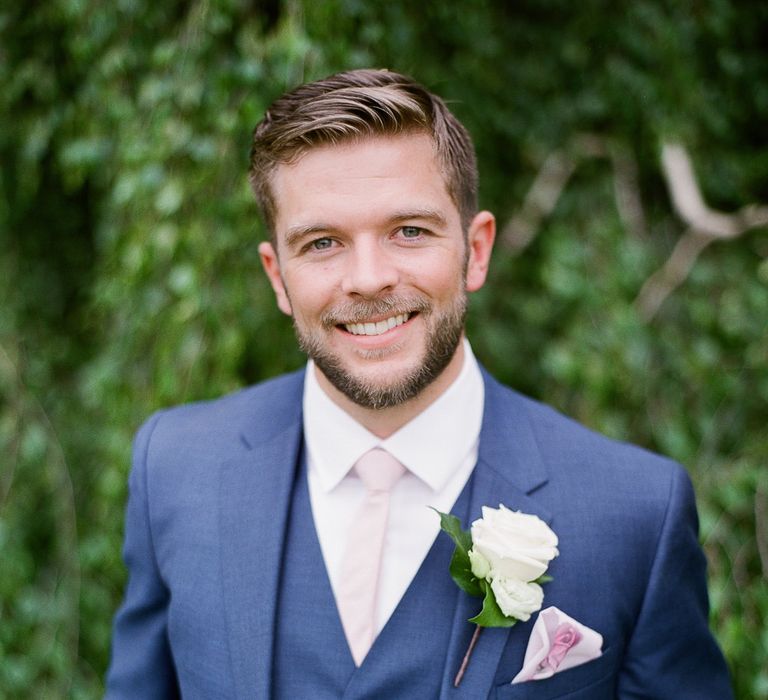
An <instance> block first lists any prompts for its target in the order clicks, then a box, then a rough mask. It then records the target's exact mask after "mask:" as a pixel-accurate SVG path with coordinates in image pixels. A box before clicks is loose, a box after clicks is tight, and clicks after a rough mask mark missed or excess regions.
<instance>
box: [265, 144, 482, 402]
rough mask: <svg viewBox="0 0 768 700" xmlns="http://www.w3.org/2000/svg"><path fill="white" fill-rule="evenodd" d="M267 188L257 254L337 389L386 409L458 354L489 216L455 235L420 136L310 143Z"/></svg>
mask: <svg viewBox="0 0 768 700" xmlns="http://www.w3.org/2000/svg"><path fill="white" fill-rule="evenodd" d="M272 186H273V193H274V198H275V203H276V210H277V215H276V217H275V238H276V246H277V250H276V251H275V250H274V248H273V246H272V245H271V244H269V243H263V244H261V246H260V253H261V256H262V262H263V264H264V267H265V270H266V272H267V274H268V276H269V278H270V281H271V283H272V286H273V288H274V290H275V293H276V295H277V301H278V305H279V307H280V309H281V310H282V311H284V312H285V313H287V314H289V315H291V316H292V317H293V322H294V326H295V328H296V333H297V336H298V338H299V342H300V344H301V346H302V348H303V349H304V350H305V351H306V352H307V353H308V354H309V356H310V357H311V358H312V359H313V360H314V361H315V363H316V364H317V367H318V368H319V369H320V371H321V372H322V374H323V375H324V376H325V377H326V379H328V381H329V382H330V383H331V384H332V385H333V386H334V387H335V388H336V389H337V390H339V391H340V392H342V393H343V394H344V395H345V396H347V397H348V398H349V399H351V400H352V401H354V402H355V403H356V404H358V405H361V406H364V407H366V408H386V407H390V406H396V405H399V404H401V403H403V402H405V401H407V400H409V399H411V398H413V397H414V396H416V395H417V394H419V393H420V392H421V390H422V389H424V388H425V387H426V386H428V385H429V384H430V383H432V382H433V381H434V380H436V379H437V378H438V377H440V376H441V375H443V374H444V370H445V369H446V367H448V366H449V365H451V363H452V362H453V363H456V362H457V357H456V353H455V351H456V347H457V344H458V343H459V341H460V339H461V337H462V333H463V328H464V314H465V309H466V293H465V292H466V291H467V290H469V291H473V290H475V289H478V288H479V287H480V286H482V284H483V282H484V280H485V273H486V270H487V263H488V257H489V255H490V247H491V244H492V241H493V217H492V216H491V215H490V214H488V213H487V212H481V214H478V216H477V217H476V218H475V220H474V221H473V222H472V225H471V226H470V229H469V231H468V235H467V236H466V237H465V236H464V233H463V232H462V229H461V223H460V216H459V212H458V210H457V208H456V206H455V205H454V203H453V202H452V200H451V198H450V196H449V195H448V192H447V189H446V186H445V181H444V179H443V176H442V174H441V173H440V170H439V168H438V165H437V161H436V158H435V154H434V149H433V144H432V140H431V139H430V138H429V137H428V136H425V135H407V136H395V137H376V138H369V139H366V140H363V141H360V142H353V143H348V144H342V145H337V146H323V147H319V148H315V149H313V150H311V151H309V152H308V153H307V154H306V155H304V156H302V157H301V158H300V159H299V160H298V161H297V162H296V163H292V164H290V165H281V166H279V167H278V168H277V170H276V172H275V174H274V178H273V183H272ZM451 379H452V378H451Z"/></svg>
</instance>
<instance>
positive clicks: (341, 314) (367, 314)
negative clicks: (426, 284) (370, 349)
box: [320, 295, 432, 328]
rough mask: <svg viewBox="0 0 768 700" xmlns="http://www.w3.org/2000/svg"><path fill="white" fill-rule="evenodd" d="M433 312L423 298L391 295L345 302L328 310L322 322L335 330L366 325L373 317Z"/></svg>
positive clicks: (321, 319) (321, 318)
mask: <svg viewBox="0 0 768 700" xmlns="http://www.w3.org/2000/svg"><path fill="white" fill-rule="evenodd" d="M431 310H432V306H431V304H430V303H429V302H428V301H427V300H426V299H422V298H421V297H412V296H396V295H390V296H386V297H376V298H375V299H361V300H360V301H347V302H344V303H343V304H339V305H338V306H334V307H333V308H332V309H328V310H327V311H326V312H325V313H324V314H322V316H321V317H320V321H321V323H322V324H323V326H325V327H326V328H333V327H334V326H339V325H342V324H345V323H364V322H365V321H367V320H368V319H370V318H371V317H373V316H382V315H386V316H396V315H398V314H412V313H428V312H429V311H431Z"/></svg>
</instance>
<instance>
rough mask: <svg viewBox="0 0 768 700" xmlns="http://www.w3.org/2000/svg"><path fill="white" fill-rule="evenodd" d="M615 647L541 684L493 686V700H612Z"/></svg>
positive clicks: (616, 653)
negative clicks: (494, 692) (495, 699)
mask: <svg viewBox="0 0 768 700" xmlns="http://www.w3.org/2000/svg"><path fill="white" fill-rule="evenodd" d="M618 670H619V669H618V648H617V647H611V648H609V649H606V650H605V651H603V654H602V656H600V658H597V659H594V660H593V661H588V662H587V663H585V664H582V665H581V666H576V667H575V668H569V669H568V670H567V671H561V672H560V673H556V674H555V675H554V676H552V677H550V678H546V679H544V680H541V681H527V682H525V683H516V684H515V685H512V683H505V684H504V685H498V686H496V695H495V696H492V697H495V698H497V700H556V699H557V700H559V699H560V698H562V699H563V700H565V698H567V699H568V700H613V698H615V696H616V679H617V676H618Z"/></svg>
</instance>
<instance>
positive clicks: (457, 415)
mask: <svg viewBox="0 0 768 700" xmlns="http://www.w3.org/2000/svg"><path fill="white" fill-rule="evenodd" d="M463 343H464V364H463V365H462V368H461V371H460V373H459V376H458V377H457V378H456V379H455V380H454V382H453V383H452V384H451V385H450V386H449V387H448V389H446V390H445V391H444V392H443V393H442V394H441V395H440V396H439V397H438V398H437V399H436V400H435V401H434V402H433V403H432V404H430V405H429V406H428V407H427V408H426V409H425V410H424V411H422V412H421V413H420V414H419V415H417V416H416V417H415V418H413V419H412V420H411V421H409V422H408V423H406V424H405V425H404V426H403V427H402V428H400V430H398V431H397V432H396V433H394V434H393V435H391V436H390V437H388V438H386V439H385V440H382V439H380V438H378V437H377V436H376V435H374V434H373V433H371V432H370V431H369V430H367V429H366V428H364V427H363V426H362V425H361V424H360V423H358V422H357V421H356V420H355V419H354V418H352V417H351V416H350V415H349V414H348V413H346V412H345V411H344V410H343V409H341V408H340V407H339V406H338V405H336V404H335V403H334V402H333V401H332V400H331V398H330V397H329V396H328V395H327V394H326V393H325V391H323V389H322V388H321V387H320V384H319V383H318V381H317V377H316V376H315V371H314V363H313V362H312V361H311V360H310V362H309V363H308V366H307V373H306V380H305V383H304V437H305V439H306V442H307V449H308V451H309V455H310V460H309V461H310V467H311V468H312V469H313V470H314V471H315V474H316V476H317V478H318V483H319V485H320V487H321V488H322V489H323V490H324V491H326V492H328V491H331V490H332V489H333V488H335V487H336V486H337V485H338V484H339V482H340V481H341V480H342V479H343V478H344V477H345V476H346V475H347V473H348V472H349V470H350V469H351V468H352V467H353V466H354V464H355V462H357V460H358V459H359V458H360V457H361V456H362V455H364V454H365V453H366V452H368V451H369V450H371V449H373V448H374V447H383V448H384V449H385V450H387V451H388V452H390V454H392V456H394V457H395V458H396V459H397V460H399V461H400V462H401V464H403V465H404V466H405V467H406V468H407V469H408V470H409V471H410V472H411V473H412V474H414V475H416V476H417V477H419V479H421V480H422V481H424V482H425V483H426V484H427V485H428V486H429V487H430V488H432V489H433V490H435V491H438V490H440V489H441V488H442V487H443V486H445V484H446V483H447V482H448V480H449V479H450V478H451V476H452V475H453V474H454V473H455V471H456V470H457V469H458V468H459V466H460V465H461V464H462V462H463V461H464V459H465V458H466V456H467V455H468V453H469V452H470V450H472V449H474V448H475V447H476V445H477V442H478V439H479V437H480V425H481V423H482V418H483V401H484V390H485V387H484V385H483V378H482V375H481V373H480V368H479V366H478V364H477V360H476V359H475V356H474V354H473V353H472V349H471V347H470V345H469V342H468V341H467V340H466V339H465V340H464V341H463Z"/></svg>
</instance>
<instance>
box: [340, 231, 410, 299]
mask: <svg viewBox="0 0 768 700" xmlns="http://www.w3.org/2000/svg"><path fill="white" fill-rule="evenodd" d="M398 280H399V273H398V270H397V267H396V265H395V264H394V262H393V260H392V259H391V258H390V256H389V255H388V254H387V252H386V251H385V250H383V249H382V246H380V245H379V244H378V242H377V241H376V240H365V241H358V242H357V243H356V244H355V246H354V247H353V248H352V249H351V251H350V254H349V255H348V256H347V268H346V270H345V272H344V279H343V281H342V291H343V292H344V293H345V294H351V295H359V296H363V297H375V296H377V295H378V294H380V293H381V292H383V291H386V290H387V289H391V288H394V287H395V286H396V285H397V283H398Z"/></svg>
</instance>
